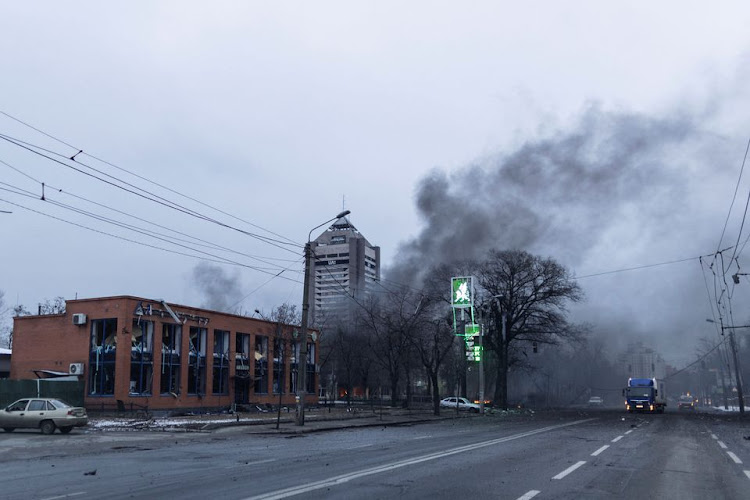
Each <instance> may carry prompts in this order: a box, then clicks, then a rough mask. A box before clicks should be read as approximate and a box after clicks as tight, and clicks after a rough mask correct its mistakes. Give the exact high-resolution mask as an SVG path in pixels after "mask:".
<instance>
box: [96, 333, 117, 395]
mask: <svg viewBox="0 0 750 500" xmlns="http://www.w3.org/2000/svg"><path fill="white" fill-rule="evenodd" d="M116 354H117V318H109V319H92V320H91V344H90V348H89V366H90V367H91V368H90V370H89V394H90V395H92V396H111V395H114V393H115V358H116Z"/></svg>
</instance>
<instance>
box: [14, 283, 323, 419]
mask: <svg viewBox="0 0 750 500" xmlns="http://www.w3.org/2000/svg"><path fill="white" fill-rule="evenodd" d="M65 310H66V312H65V313H63V314H50V315H40V316H21V317H16V318H14V328H13V356H12V358H11V367H10V372H11V373H10V375H11V378H13V379H31V378H37V377H47V376H68V377H70V376H76V377H78V378H79V379H80V380H84V381H85V387H86V389H85V398H84V401H85V406H86V407H87V408H90V409H92V410H96V409H102V410H106V409H115V408H123V407H125V408H147V409H149V410H174V409H195V408H205V409H217V408H227V407H231V406H233V405H258V404H278V403H279V400H280V399H281V403H282V404H287V405H291V404H294V401H295V394H296V392H297V387H296V383H297V370H298V364H297V359H298V354H299V346H300V344H299V342H298V340H297V335H296V334H295V333H296V331H297V328H296V327H294V326H292V325H283V324H278V323H275V322H272V321H264V320H260V319H257V318H250V317H246V316H238V315H233V314H226V313H222V312H217V311H210V310H205V309H200V308H196V307H190V306H183V305H179V304H171V303H166V302H165V301H161V300H149V299H144V298H138V297H132V296H118V297H104V298H93V299H80V300H70V301H67V302H66V309H65ZM311 333H317V332H311ZM317 361H318V344H317V335H310V338H309V339H308V357H307V366H306V367H305V369H306V371H307V377H306V379H307V384H306V385H307V389H306V392H307V396H306V402H308V403H310V404H315V403H317V402H318V398H317V387H318V370H317V364H316V363H317Z"/></svg>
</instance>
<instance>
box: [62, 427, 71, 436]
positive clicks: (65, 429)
mask: <svg viewBox="0 0 750 500" xmlns="http://www.w3.org/2000/svg"><path fill="white" fill-rule="evenodd" d="M72 430H73V428H72V427H60V432H61V433H63V434H68V433H69V432H70V431H72Z"/></svg>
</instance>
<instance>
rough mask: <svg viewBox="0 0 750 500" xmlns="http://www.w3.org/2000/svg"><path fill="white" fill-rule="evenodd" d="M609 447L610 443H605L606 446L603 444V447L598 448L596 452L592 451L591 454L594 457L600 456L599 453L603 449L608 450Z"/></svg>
mask: <svg viewBox="0 0 750 500" xmlns="http://www.w3.org/2000/svg"><path fill="white" fill-rule="evenodd" d="M607 448H609V445H608V444H605V445H604V446H602V447H601V448H599V449H598V450H596V451H595V452H594V453H592V454H591V456H592V457H596V456H598V455H599V453H601V452H603V451H604V450H606V449H607Z"/></svg>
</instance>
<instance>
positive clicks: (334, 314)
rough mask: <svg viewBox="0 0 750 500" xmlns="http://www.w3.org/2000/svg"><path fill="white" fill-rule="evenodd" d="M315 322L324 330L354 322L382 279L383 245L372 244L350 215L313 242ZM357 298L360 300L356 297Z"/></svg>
mask: <svg viewBox="0 0 750 500" xmlns="http://www.w3.org/2000/svg"><path fill="white" fill-rule="evenodd" d="M311 249H312V252H313V258H312V276H313V279H311V280H310V290H309V294H310V297H311V300H310V310H309V317H310V322H311V324H313V325H315V326H316V327H319V328H321V329H322V330H323V331H325V329H326V328H327V327H330V326H332V325H334V324H336V323H337V322H340V321H343V322H347V321H351V320H352V318H353V317H354V314H355V313H356V308H357V307H358V306H357V302H360V303H365V302H366V301H367V297H368V295H369V294H370V293H371V292H372V290H373V287H374V286H375V283H376V282H377V281H379V280H380V247H376V246H373V245H371V244H370V243H369V242H368V241H367V239H365V237H364V236H362V234H360V232H359V231H358V230H357V228H355V227H354V226H353V225H352V223H351V222H350V221H349V219H348V218H347V217H341V218H339V219H337V220H336V222H334V223H333V225H331V226H330V227H329V228H328V229H327V230H326V231H324V232H323V234H321V235H320V236H318V237H317V238H316V239H315V240H314V241H312V242H311ZM353 299H356V301H355V300H353Z"/></svg>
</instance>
